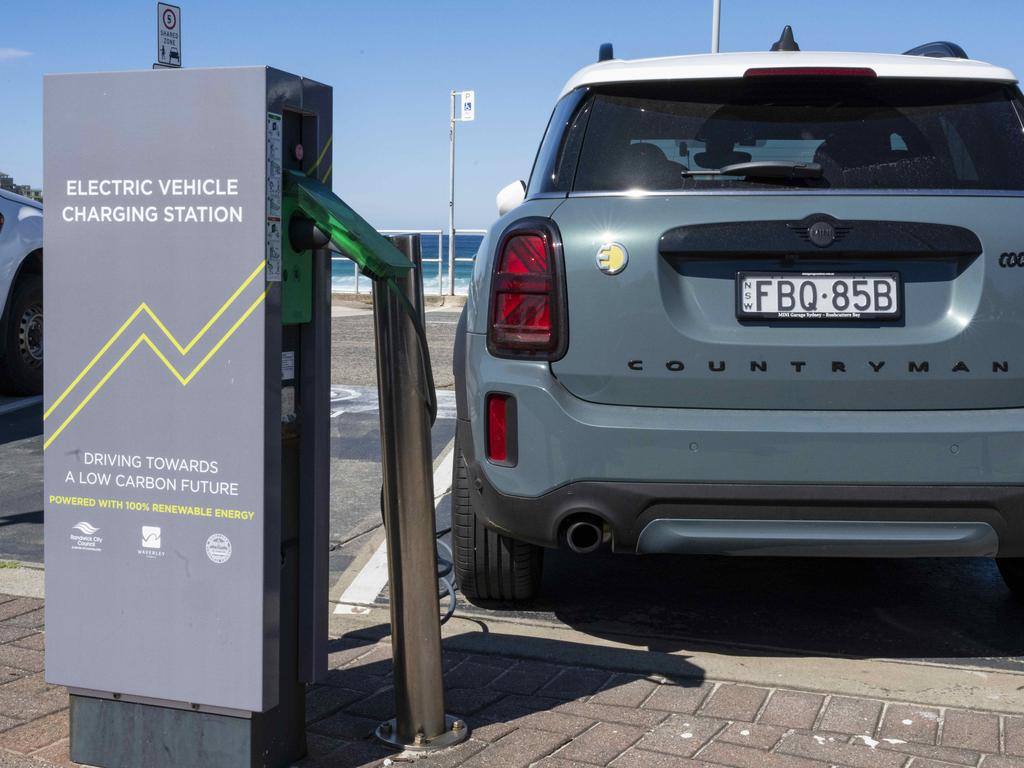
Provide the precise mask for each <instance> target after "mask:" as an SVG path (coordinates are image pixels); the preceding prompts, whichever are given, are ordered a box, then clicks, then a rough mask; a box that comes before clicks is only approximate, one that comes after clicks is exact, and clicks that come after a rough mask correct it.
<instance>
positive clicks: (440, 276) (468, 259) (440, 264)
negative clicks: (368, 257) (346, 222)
mask: <svg viewBox="0 0 1024 768" xmlns="http://www.w3.org/2000/svg"><path fill="white" fill-rule="evenodd" d="M377 231H378V232H380V233H381V234H382V235H420V236H422V237H423V239H424V240H426V237H427V236H430V238H431V239H433V238H434V237H436V238H437V258H433V259H427V258H425V259H423V283H424V285H423V292H424V293H426V292H427V286H426V281H427V265H428V264H435V263H436V264H437V295H438V296H444V295H445V290H444V265H445V262H446V261H449V260H448V259H447V258H446V256H445V253H444V236H445V232H446V230H443V229H416V228H410V229H379V230H377ZM484 234H487V230H486V229H458V230H456V231H455V236H456V237H458V236H459V235H484ZM475 260H476V257H475V256H456V257H455V260H454V263H449V264H448V269H449V272H454V271H455V270H456V268H457V267H458V264H459V263H463V264H465V263H470V264H472V263H473V262H474V261H475ZM331 261H332V262H333V261H348V259H346V258H345V257H344V256H332V257H331ZM351 264H352V275H353V276H354V278H355V285H356V293H362V289H361V286H360V279H361V278H362V276H363V275H362V273H361V272H360V270H359V265H358V264H356V263H355V262H354V261H353V262H351ZM452 286H454V280H453V281H452ZM449 295H451V296H454V295H455V290H454V287H453V288H452V290H451V291H450V292H449Z"/></svg>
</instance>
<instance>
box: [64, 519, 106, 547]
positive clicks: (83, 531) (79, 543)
mask: <svg viewBox="0 0 1024 768" xmlns="http://www.w3.org/2000/svg"><path fill="white" fill-rule="evenodd" d="M71 530H72V531H76V533H72V534H71V548H72V549H76V550H78V551H79V552H102V551H103V537H102V536H97V535H96V534H97V533H99V532H100V529H99V528H97V527H96V526H95V525H93V524H92V523H87V522H85V521H84V520H83V521H82V522H80V523H75V524H74V525H73V526H71Z"/></svg>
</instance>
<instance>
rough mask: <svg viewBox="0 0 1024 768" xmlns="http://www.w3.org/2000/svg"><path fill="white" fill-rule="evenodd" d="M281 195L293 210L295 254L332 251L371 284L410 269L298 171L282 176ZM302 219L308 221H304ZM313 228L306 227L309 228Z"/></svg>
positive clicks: (366, 225) (333, 197) (395, 252)
mask: <svg viewBox="0 0 1024 768" xmlns="http://www.w3.org/2000/svg"><path fill="white" fill-rule="evenodd" d="M284 194H285V197H286V198H289V201H288V202H290V203H292V204H293V205H287V206H285V207H286V208H288V209H291V210H294V212H295V215H293V216H292V217H291V218H290V220H289V224H288V230H289V239H290V241H291V244H292V247H293V248H294V249H295V250H296V251H303V250H309V249H312V248H331V249H332V250H335V251H337V252H338V253H340V254H341V255H342V256H347V257H348V258H350V259H352V261H354V262H356V264H358V265H359V268H360V269H361V270H362V272H363V274H365V275H367V276H368V277H370V278H371V279H373V280H387V279H390V278H395V277H398V276H400V275H403V274H405V273H406V272H408V271H409V270H410V269H412V266H413V265H412V262H411V261H409V259H408V258H406V256H405V255H404V254H403V253H402V252H401V251H399V250H398V249H397V248H395V246H393V245H392V244H391V243H390V241H388V239H387V238H385V237H384V236H383V235H381V234H380V233H379V232H377V230H375V229H374V228H373V226H372V225H370V224H369V223H368V222H367V221H366V220H365V219H364V218H363V217H362V216H360V215H359V214H358V213H356V212H355V211H353V210H352V209H351V208H349V207H348V205H346V204H345V202H344V201H343V200H342V199H341V198H340V197H338V196H337V195H336V194H334V192H333V191H332V190H331V189H330V187H328V186H326V185H324V184H321V183H320V182H319V181H317V180H316V179H314V178H311V177H309V176H306V175H305V174H303V173H300V172H299V171H291V170H288V171H285V172H284ZM302 217H307V218H306V220H305V221H303V220H302ZM310 224H311V225H312V226H309V225H310Z"/></svg>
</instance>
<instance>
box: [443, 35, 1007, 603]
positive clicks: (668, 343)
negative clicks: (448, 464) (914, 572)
mask: <svg viewBox="0 0 1024 768" xmlns="http://www.w3.org/2000/svg"><path fill="white" fill-rule="evenodd" d="M775 48H776V50H773V51H772V52H765V53H749V54H717V55H703V56H681V57H672V58H661V59H645V60H636V61H620V60H615V59H611V58H609V59H608V60H606V61H601V62H599V63H597V64H595V65H593V66H590V67H587V68H585V69H583V70H581V71H580V72H578V73H577V74H576V75H575V76H574V77H573V78H572V79H570V81H569V82H568V84H567V85H566V87H565V89H564V91H563V93H562V96H561V98H560V100H559V101H558V104H557V106H556V107H555V110H554V114H553V115H552V117H551V121H550V123H549V126H548V129H547V133H546V135H545V137H544V140H543V142H542V144H541V147H540V150H539V152H538V154H537V159H536V162H535V165H534V169H533V173H532V176H531V179H530V182H529V185H528V186H527V185H522V186H520V187H519V188H518V189H519V194H518V199H512V200H510V197H511V198H515V197H516V187H512V188H506V190H503V192H502V195H501V196H499V200H500V201H501V205H502V207H504V208H509V207H510V206H511V205H513V204H514V203H517V202H520V201H521V203H520V204H519V205H517V206H516V207H514V208H512V209H511V210H509V211H508V212H507V213H505V214H504V215H503V216H502V217H501V218H500V219H499V220H498V221H497V222H496V223H495V224H494V225H493V226H492V227H491V229H490V232H489V234H488V236H487V238H486V239H485V240H484V242H483V244H482V246H481V248H480V252H479V255H478V260H477V264H476V271H475V274H474V278H473V283H472V286H471V289H470V294H469V300H468V303H467V305H466V310H465V313H464V315H463V317H462V321H461V323H460V327H459V329H458V331H459V332H458V336H457V346H456V360H455V368H456V387H457V394H458V416H459V421H458V429H457V448H456V451H457V454H456V455H457V460H456V466H455V478H454V480H455V482H454V497H453V498H454V508H453V520H454V542H455V554H456V567H457V575H458V579H459V583H460V585H461V588H462V591H463V592H464V593H465V594H466V595H467V596H468V597H470V598H479V599H500V600H520V599H526V598H530V597H532V596H533V595H534V594H535V593H536V592H537V590H538V586H539V580H540V573H541V566H542V552H543V548H544V547H556V546H568V547H570V548H571V549H573V550H575V551H576V552H581V553H585V552H592V551H594V550H596V549H597V548H599V547H602V546H608V547H610V548H611V549H613V550H614V551H616V552H626V553H640V554H642V553H680V554H722V555H782V556H802V555H807V556H834V557H945V556H949V557H967V556H971V557H973V556H983V557H997V558H999V566H1000V569H1001V571H1002V573H1003V575H1004V577H1005V580H1006V582H1007V583H1008V584H1009V585H1010V587H1011V588H1012V589H1013V590H1015V591H1017V592H1018V593H1021V592H1024V447H1022V446H1024V345H1022V343H1021V338H1022V335H1024V300H1022V297H1024V229H1022V221H1024V122H1022V116H1024V105H1022V99H1021V92H1020V90H1019V89H1018V87H1017V81H1016V78H1015V77H1014V75H1013V74H1012V73H1011V72H1009V71H1007V70H1005V69H1001V68H999V67H995V66H991V65H989V64H985V63H982V62H978V61H971V60H969V59H967V58H966V56H964V55H963V52H962V50H961V49H959V47H957V46H955V45H952V44H931V45H929V46H925V47H923V48H922V49H917V50H915V51H912V52H909V53H908V54H904V55H878V54H862V53H814V52H801V51H799V49H798V48H797V47H796V46H795V44H793V42H792V38H791V37H790V38H789V40H788V42H787V37H786V36H785V35H784V37H783V40H782V41H780V44H777V45H776V46H775ZM603 50H604V48H603ZM605 58H607V57H605ZM510 190H511V191H510Z"/></svg>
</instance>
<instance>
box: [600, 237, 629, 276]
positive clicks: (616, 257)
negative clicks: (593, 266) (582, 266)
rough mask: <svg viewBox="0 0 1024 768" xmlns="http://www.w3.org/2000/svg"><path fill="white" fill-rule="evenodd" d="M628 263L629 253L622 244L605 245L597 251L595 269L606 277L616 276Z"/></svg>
mask: <svg viewBox="0 0 1024 768" xmlns="http://www.w3.org/2000/svg"><path fill="white" fill-rule="evenodd" d="M628 263H629V252H628V251H627V250H626V246H624V245H623V244H622V243H605V244H604V245H602V246H601V247H600V248H598V249H597V268H598V269H600V270H601V271H602V272H604V273H605V274H606V275H617V274H619V272H621V271H622V270H624V269H625V268H626V265H627V264H628Z"/></svg>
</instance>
